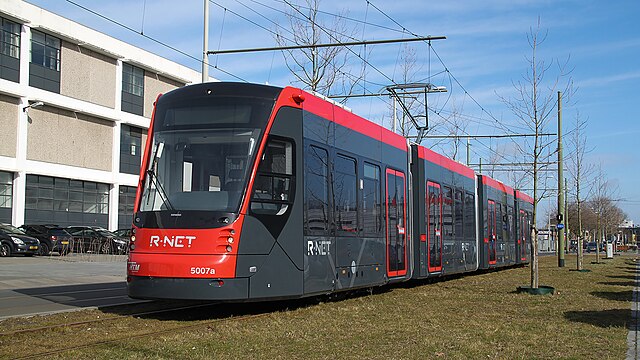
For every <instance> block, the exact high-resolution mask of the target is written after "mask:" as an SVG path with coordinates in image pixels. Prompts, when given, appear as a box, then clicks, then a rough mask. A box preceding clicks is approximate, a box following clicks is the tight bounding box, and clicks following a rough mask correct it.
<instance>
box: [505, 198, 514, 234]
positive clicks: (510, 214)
mask: <svg viewBox="0 0 640 360" xmlns="http://www.w3.org/2000/svg"><path fill="white" fill-rule="evenodd" d="M505 229H506V230H507V236H508V237H509V241H513V240H514V239H515V238H516V237H515V234H514V232H513V206H508V205H507V224H506V227H505Z"/></svg>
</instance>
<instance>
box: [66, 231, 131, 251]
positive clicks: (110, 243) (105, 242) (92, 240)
mask: <svg viewBox="0 0 640 360" xmlns="http://www.w3.org/2000/svg"><path fill="white" fill-rule="evenodd" d="M67 231H68V232H69V233H70V234H71V236H73V241H74V247H73V249H74V251H75V252H95V253H98V252H99V253H102V254H126V253H127V250H128V249H129V239H127V238H123V237H120V236H117V235H116V234H114V233H112V232H110V231H109V230H107V229H104V228H101V227H98V226H69V227H67Z"/></svg>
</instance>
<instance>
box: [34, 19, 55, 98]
mask: <svg viewBox="0 0 640 360" xmlns="http://www.w3.org/2000/svg"><path fill="white" fill-rule="evenodd" d="M60 43H61V41H60V39H58V38H56V37H53V36H51V35H48V34H45V33H41V32H39V31H36V30H31V63H30V64H29V85H30V86H33V87H36V88H39V89H43V90H47V91H51V92H55V93H60Z"/></svg>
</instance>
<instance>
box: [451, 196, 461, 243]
mask: <svg viewBox="0 0 640 360" xmlns="http://www.w3.org/2000/svg"><path fill="white" fill-rule="evenodd" d="M454 196H455V199H454V200H455V207H454V208H453V209H454V210H453V211H454V214H453V224H454V229H453V233H454V235H455V237H456V238H459V239H461V238H462V227H463V223H464V220H463V214H464V207H463V202H462V200H463V199H462V191H460V190H456V191H455V194H454Z"/></svg>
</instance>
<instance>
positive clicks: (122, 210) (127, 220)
mask: <svg viewBox="0 0 640 360" xmlns="http://www.w3.org/2000/svg"><path fill="white" fill-rule="evenodd" d="M135 202H136V187H135V186H123V185H120V195H119V197H118V229H125V228H131V224H132V223H133V207H134V204H135Z"/></svg>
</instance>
